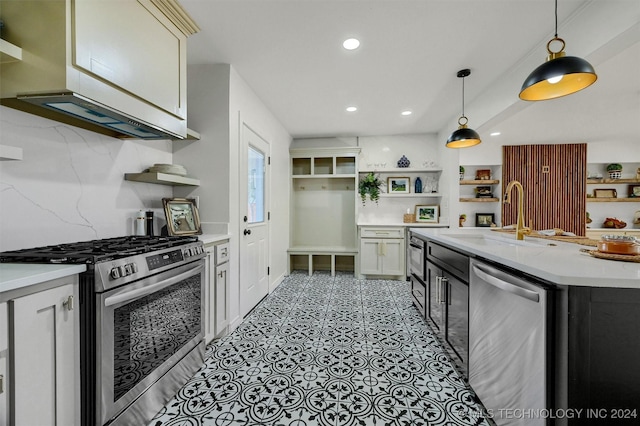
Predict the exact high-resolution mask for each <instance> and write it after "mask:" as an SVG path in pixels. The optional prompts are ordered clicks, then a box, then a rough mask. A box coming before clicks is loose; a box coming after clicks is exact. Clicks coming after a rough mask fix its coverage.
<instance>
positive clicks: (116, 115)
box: [16, 91, 185, 140]
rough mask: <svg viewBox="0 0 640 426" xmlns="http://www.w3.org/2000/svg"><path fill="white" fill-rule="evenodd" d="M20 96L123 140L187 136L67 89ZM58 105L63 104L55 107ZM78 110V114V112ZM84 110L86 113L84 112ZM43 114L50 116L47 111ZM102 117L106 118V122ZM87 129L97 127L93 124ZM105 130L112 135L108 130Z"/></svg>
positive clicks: (18, 97)
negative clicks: (104, 130)
mask: <svg viewBox="0 0 640 426" xmlns="http://www.w3.org/2000/svg"><path fill="white" fill-rule="evenodd" d="M16 98H17V99H18V100H20V101H23V102H27V103H29V104H31V105H35V106H37V107H40V108H44V109H46V110H47V111H54V112H55V113H56V114H61V115H64V116H69V117H72V118H74V119H76V120H81V121H83V122H85V123H89V124H90V125H92V126H98V127H99V128H103V129H106V130H108V131H109V133H111V134H116V135H118V136H116V137H119V138H121V139H125V138H129V139H131V138H134V139H142V140H160V139H185V137H184V136H182V135H179V134H176V133H172V132H170V131H168V130H164V129H161V128H159V127H157V126H154V125H152V124H150V123H146V122H143V121H141V120H139V119H136V118H135V117H132V116H130V115H127V114H125V113H123V112H120V111H117V110H115V109H113V108H110V107H108V106H106V105H103V104H101V103H99V102H96V101H93V100H91V99H89V98H87V97H84V96H82V95H80V94H78V93H75V92H70V91H64V92H56V93H39V94H23V95H18V96H17V97H16ZM54 104H60V105H58V106H55V105H54ZM63 105H64V106H63ZM74 109H75V110H76V111H75V112H76V113H74ZM78 109H79V110H78ZM83 110H84V111H83ZM83 112H84V114H82V113H83ZM42 115H43V116H45V117H46V114H42ZM92 116H95V118H92ZM99 120H102V122H101V121H99ZM85 128H87V129H88V130H94V129H92V128H89V127H85ZM101 133H105V134H109V133H106V132H101Z"/></svg>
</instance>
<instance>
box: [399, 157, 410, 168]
mask: <svg viewBox="0 0 640 426" xmlns="http://www.w3.org/2000/svg"><path fill="white" fill-rule="evenodd" d="M409 164H411V162H410V161H409V159H408V158H407V157H405V156H404V155H403V156H402V157H401V158H400V159H399V160H398V167H401V168H406V167H409Z"/></svg>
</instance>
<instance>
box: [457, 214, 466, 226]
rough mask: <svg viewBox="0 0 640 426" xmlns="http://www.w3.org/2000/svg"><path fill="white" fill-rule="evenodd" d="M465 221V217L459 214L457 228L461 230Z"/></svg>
mask: <svg viewBox="0 0 640 426" xmlns="http://www.w3.org/2000/svg"><path fill="white" fill-rule="evenodd" d="M466 221H467V215H466V214H464V213H463V214H461V215H460V217H459V218H458V226H459V227H460V228H462V227H463V226H464V223H465V222H466Z"/></svg>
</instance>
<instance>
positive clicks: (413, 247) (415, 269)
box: [409, 237, 425, 282]
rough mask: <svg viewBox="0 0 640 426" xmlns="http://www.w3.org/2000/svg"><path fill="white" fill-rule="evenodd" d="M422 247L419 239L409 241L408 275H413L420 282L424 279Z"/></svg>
mask: <svg viewBox="0 0 640 426" xmlns="http://www.w3.org/2000/svg"><path fill="white" fill-rule="evenodd" d="M424 246H425V242H424V241H423V240H421V239H420V238H416V237H411V239H410V240H409V275H415V276H416V277H418V278H419V279H420V280H421V281H422V282H424V281H425V279H424V277H425V275H424Z"/></svg>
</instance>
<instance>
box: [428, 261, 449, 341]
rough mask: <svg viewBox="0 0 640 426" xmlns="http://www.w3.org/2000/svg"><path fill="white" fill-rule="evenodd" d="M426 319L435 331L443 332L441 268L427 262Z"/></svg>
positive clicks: (443, 310) (443, 306)
mask: <svg viewBox="0 0 640 426" xmlns="http://www.w3.org/2000/svg"><path fill="white" fill-rule="evenodd" d="M426 278H427V283H426V284H427V319H429V320H430V322H431V325H432V326H433V328H434V329H435V331H436V332H437V333H444V312H445V309H444V308H445V305H444V304H443V303H442V300H444V299H443V294H442V293H443V292H442V283H441V278H442V270H441V269H440V268H438V267H437V266H435V265H434V264H433V263H431V262H427V277H426Z"/></svg>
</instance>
